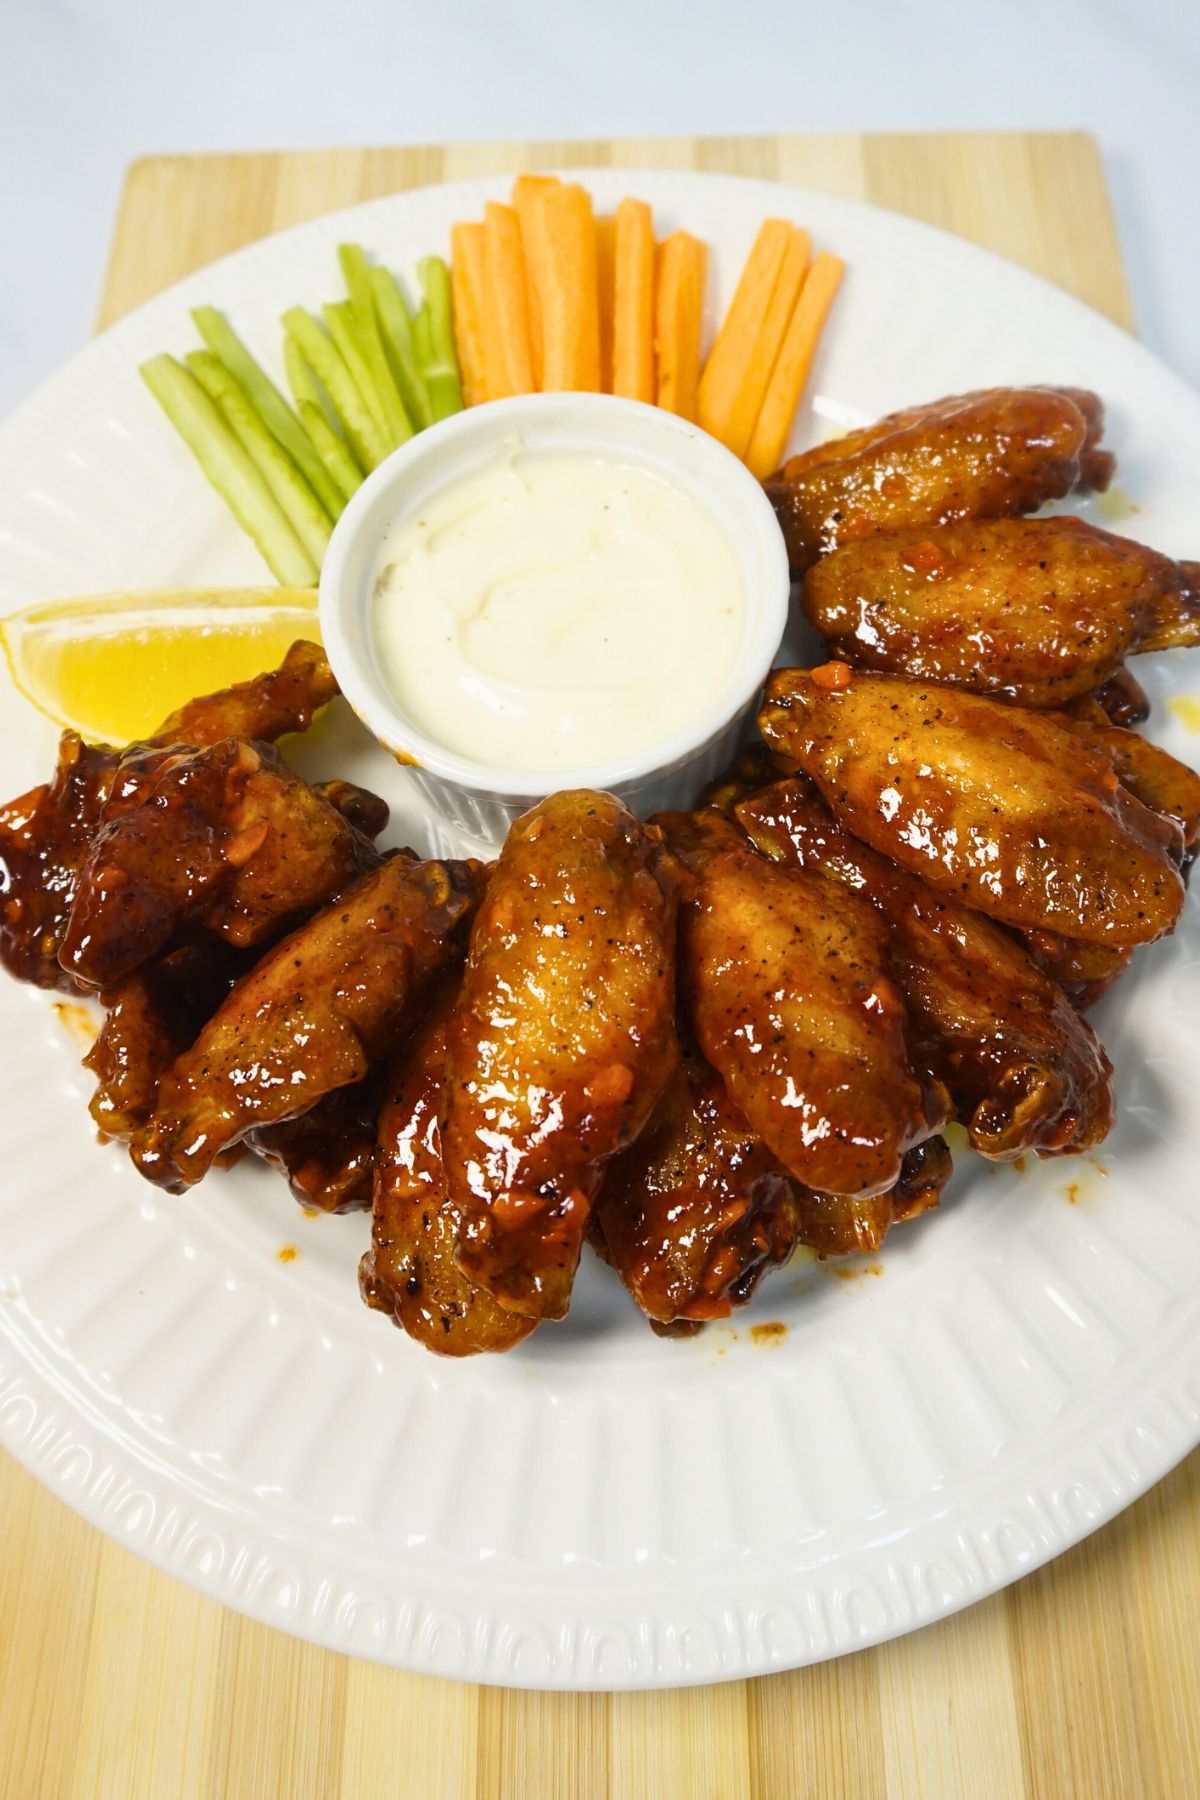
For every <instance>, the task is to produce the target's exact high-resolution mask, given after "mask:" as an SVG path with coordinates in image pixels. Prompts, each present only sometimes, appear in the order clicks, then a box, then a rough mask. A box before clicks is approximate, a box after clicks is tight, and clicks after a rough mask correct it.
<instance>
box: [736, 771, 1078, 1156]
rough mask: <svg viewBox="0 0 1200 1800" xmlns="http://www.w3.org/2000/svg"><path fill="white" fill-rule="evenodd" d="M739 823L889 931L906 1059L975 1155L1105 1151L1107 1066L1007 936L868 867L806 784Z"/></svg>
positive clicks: (743, 814) (750, 811)
mask: <svg viewBox="0 0 1200 1800" xmlns="http://www.w3.org/2000/svg"><path fill="white" fill-rule="evenodd" d="M737 816H738V819H739V821H740V822H741V824H742V826H743V828H744V829H745V830H746V831H747V832H748V833H749V835H750V837H751V838H752V840H753V841H754V843H755V844H756V845H757V846H758V847H759V848H760V849H761V850H762V851H763V852H764V854H766V855H768V856H772V857H776V858H778V859H780V860H781V861H783V862H787V863H790V864H795V865H796V866H798V867H799V868H802V869H804V870H806V871H810V872H815V873H816V874H818V875H819V876H823V877H825V878H826V879H828V880H829V881H831V882H842V883H844V884H845V885H846V886H847V887H849V888H851V889H852V890H853V891H854V892H855V893H856V894H860V895H862V897H863V899H865V900H869V901H870V902H871V903H872V904H873V905H874V906H875V907H877V908H878V910H879V913H880V915H881V916H882V917H883V918H885V919H887V920H889V921H890V924H891V934H890V937H889V941H888V950H889V955H890V959H891V967H892V969H893V971H894V973H895V976H896V979H897V981H898V982H899V984H900V987H901V989H902V991H903V993H904V998H905V1001H906V1003H907V1006H908V1014H909V1022H910V1023H909V1029H910V1039H911V1042H912V1045H913V1055H914V1058H916V1059H919V1061H920V1062H921V1063H923V1064H924V1066H926V1067H927V1068H929V1069H930V1070H931V1071H932V1072H933V1073H934V1074H935V1075H936V1076H937V1078H938V1079H939V1080H941V1081H943V1082H944V1083H945V1085H946V1087H947V1088H948V1089H949V1091H950V1094H951V1096H952V1097H953V1100H954V1104H955V1109H956V1112H957V1114H958V1117H959V1119H960V1120H961V1121H962V1123H963V1124H964V1125H965V1126H966V1127H967V1131H968V1135H969V1137H970V1140H971V1144H972V1147H973V1148H974V1149H976V1150H978V1151H979V1152H980V1154H981V1155H983V1156H987V1157H991V1158H993V1159H1005V1158H1010V1157H1014V1156H1019V1155H1021V1154H1022V1153H1023V1152H1025V1151H1029V1150H1036V1151H1037V1152H1038V1154H1039V1155H1042V1156H1048V1155H1058V1154H1063V1153H1066V1152H1071V1153H1075V1152H1078V1151H1082V1150H1087V1149H1090V1148H1091V1147H1092V1146H1093V1145H1095V1144H1097V1143H1099V1142H1100V1140H1101V1139H1102V1138H1103V1137H1104V1136H1105V1135H1106V1134H1107V1132H1108V1130H1109V1128H1110V1126H1111V1124H1112V1120H1113V1107H1114V1099H1113V1089H1112V1067H1111V1065H1110V1063H1109V1061H1108V1058H1107V1057H1106V1056H1105V1054H1104V1050H1103V1047H1102V1046H1101V1045H1100V1043H1099V1042H1098V1040H1097V1038H1096V1036H1095V1033H1094V1032H1093V1031H1092V1029H1091V1027H1090V1026H1089V1025H1088V1024H1086V1023H1085V1021H1084V1020H1083V1019H1082V1018H1081V1017H1080V1016H1079V1014H1078V1012H1077V1011H1076V1010H1075V1008H1074V1007H1073V1006H1072V1005H1071V1004H1070V1002H1069V1001H1068V999H1067V998H1066V996H1065V995H1064V994H1063V993H1062V991H1061V989H1059V988H1058V987H1057V986H1056V985H1055V983H1054V982H1053V981H1051V980H1050V979H1049V977H1048V976H1047V975H1045V974H1043V973H1042V971H1041V970H1040V969H1038V968H1037V967H1036V965H1035V964H1034V962H1033V961H1032V959H1031V958H1030V956H1029V955H1028V953H1027V952H1026V950H1025V949H1024V948H1023V947H1022V946H1021V945H1020V944H1019V943H1018V942H1017V940H1016V938H1014V937H1013V936H1012V935H1011V934H1010V933H1009V932H1008V931H1006V930H1004V929H1003V927H1001V926H999V925H996V924H994V923H993V922H992V921H991V920H990V919H986V918H984V917H983V915H982V914H981V913H978V912H973V911H972V910H971V909H970V908H968V907H966V906H963V905H961V904H960V903H959V902H958V901H956V900H954V899H952V898H950V897H948V896H947V895H945V894H941V893H938V892H936V891H935V890H934V889H933V888H931V887H929V886H927V885H926V883H925V882H923V881H920V880H918V879H916V878H915V877H914V876H912V875H909V874H906V873H905V872H904V871H903V870H902V869H898V868H896V867H895V866H894V864H891V863H888V862H887V861H885V859H884V858H883V857H880V856H876V855H875V853H874V852H873V851H871V850H870V849H868V848H867V846H866V845H865V844H862V843H860V842H859V841H858V840H857V839H856V838H854V837H852V836H851V834H850V833H849V832H848V831H847V830H845V829H844V827H843V826H841V825H840V824H838V823H837V822H836V821H835V820H834V819H833V818H832V817H831V816H830V814H829V812H828V810H827V809H826V807H825V806H824V805H823V803H822V802H821V800H820V799H819V798H818V797H817V796H816V795H815V794H814V792H813V790H812V788H811V787H810V785H809V783H808V782H806V781H803V780H801V781H787V782H781V783H779V784H778V786H776V787H773V788H767V789H764V790H763V791H762V792H761V793H759V794H756V795H753V796H752V797H751V798H749V799H747V800H744V801H742V802H741V804H740V805H739V806H738V808H737Z"/></svg>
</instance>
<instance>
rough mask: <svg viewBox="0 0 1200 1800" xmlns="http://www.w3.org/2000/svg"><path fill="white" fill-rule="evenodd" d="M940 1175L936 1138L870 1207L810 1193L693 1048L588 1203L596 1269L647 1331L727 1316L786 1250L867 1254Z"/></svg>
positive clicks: (914, 1153) (945, 1162)
mask: <svg viewBox="0 0 1200 1800" xmlns="http://www.w3.org/2000/svg"><path fill="white" fill-rule="evenodd" d="M949 1173H950V1155H949V1151H948V1150H947V1149H946V1145H945V1142H944V1140H943V1139H941V1138H931V1139H927V1140H926V1142H925V1143H924V1144H921V1145H919V1146H918V1147H917V1148H916V1149H915V1150H911V1151H909V1153H908V1155H907V1156H906V1157H905V1162H904V1168H903V1172H902V1177H901V1181H900V1182H899V1183H898V1184H897V1187H896V1188H895V1189H893V1190H892V1191H890V1192H888V1193H884V1194H879V1195H875V1196H874V1197H872V1198H871V1199H867V1200H861V1199H848V1198H845V1197H838V1196H836V1195H831V1194H814V1193H812V1192H810V1190H809V1189H808V1188H806V1187H805V1186H804V1185H803V1184H802V1183H801V1182H799V1181H797V1180H796V1179H795V1177H794V1176H792V1175H789V1174H788V1172H787V1170H786V1169H785V1168H784V1167H783V1165H782V1163H781V1162H780V1161H779V1160H778V1158H777V1157H775V1156H774V1155H773V1154H772V1152H771V1151H770V1150H768V1148H767V1146H766V1144H764V1143H763V1141H762V1139H761V1138H759V1137H756V1136H755V1134H754V1132H753V1131H752V1130H751V1129H750V1127H749V1125H748V1124H747V1123H746V1120H745V1119H744V1118H743V1116H742V1115H741V1113H739V1111H738V1109H737V1108H736V1107H735V1106H734V1104H733V1102H732V1101H731V1100H730V1099H729V1096H728V1094H727V1093H726V1091H725V1087H724V1084H723V1083H722V1081H721V1078H720V1076H719V1075H718V1074H717V1073H716V1071H715V1069H713V1068H712V1067H711V1065H710V1064H709V1063H707V1062H705V1060H704V1058H703V1057H702V1056H701V1055H700V1053H699V1051H698V1050H697V1049H695V1048H694V1047H693V1046H688V1047H685V1049H684V1054H683V1062H682V1066H681V1067H680V1069H679V1070H678V1071H677V1073H676V1075H675V1077H674V1078H673V1080H672V1081H671V1083H670V1084H669V1086H668V1088H667V1091H666V1093H665V1094H664V1095H663V1097H662V1099H661V1100H660V1101H659V1103H658V1106H657V1108H656V1110H655V1113H654V1116H653V1118H652V1119H651V1121H650V1123H649V1125H648V1126H647V1127H646V1130H645V1131H644V1132H643V1133H642V1135H641V1137H640V1138H639V1139H638V1141H637V1143H636V1144H634V1145H633V1146H632V1147H631V1148H630V1149H628V1150H625V1151H623V1152H622V1153H621V1155H620V1156H618V1157H615V1158H614V1159H613V1162H612V1164H611V1166H610V1168H609V1171H608V1174H607V1176H606V1177H605V1181H604V1187H603V1188H602V1190H601V1193H600V1199H599V1200H598V1202H597V1214H598V1217H599V1221H600V1226H601V1229H602V1231H603V1234H604V1243H605V1248H606V1251H607V1255H608V1260H609V1261H610V1262H611V1263H612V1265H613V1267H614V1268H615V1269H616V1271H617V1273H618V1274H619V1275H620V1277H621V1280H622V1281H623V1282H624V1284H625V1286H626V1287H627V1288H628V1290H629V1292H630V1293H631V1294H632V1295H633V1298H634V1299H635V1300H636V1301H637V1303H638V1305H639V1306H640V1307H641V1309H642V1311H643V1312H644V1313H645V1314H646V1316H647V1317H648V1318H649V1319H652V1320H654V1321H656V1322H657V1323H659V1324H663V1325H668V1324H671V1325H673V1324H677V1323H678V1322H680V1321H691V1322H693V1323H699V1322H702V1321H704V1320H707V1319H724V1318H728V1316H729V1314H730V1312H731V1311H732V1309H733V1308H734V1307H735V1306H742V1305H744V1304H745V1303H746V1301H748V1300H749V1299H750V1298H751V1297H752V1295H753V1294H754V1292H755V1290H756V1289H757V1287H758V1284H759V1282H760V1281H761V1279H762V1277H763V1275H764V1274H765V1273H766V1272H767V1270H768V1269H770V1268H773V1267H776V1266H778V1265H779V1264H781V1263H784V1262H786V1261H787V1259H788V1257H789V1256H790V1255H791V1253H792V1251H793V1250H794V1249H795V1247H796V1245H797V1244H806V1245H808V1246H809V1247H810V1248H812V1249H815V1250H817V1251H818V1253H819V1254H821V1255H842V1254H846V1253H848V1252H850V1251H854V1250H869V1249H877V1248H878V1246H879V1244H880V1243H881V1242H882V1241H883V1236H884V1234H885V1232H886V1231H887V1229H888V1226H889V1225H890V1224H891V1223H892V1221H893V1219H894V1218H900V1217H905V1218H907V1217H911V1216H912V1214H913V1213H914V1212H917V1211H920V1210H922V1209H923V1208H924V1207H925V1206H929V1205H935V1204H936V1202H937V1196H938V1194H939V1192H940V1190H941V1188H942V1187H943V1186H944V1185H945V1182H946V1180H947V1178H948V1176H949Z"/></svg>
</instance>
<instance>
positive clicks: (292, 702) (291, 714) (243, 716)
mask: <svg viewBox="0 0 1200 1800" xmlns="http://www.w3.org/2000/svg"><path fill="white" fill-rule="evenodd" d="M337 691H338V690H337V683H336V682H335V681H334V679H333V676H332V674H331V672H330V669H329V664H328V663H327V662H326V660H325V653H324V651H323V650H322V649H321V648H320V646H319V645H317V644H308V643H297V644H293V646H292V648H291V649H290V650H289V651H288V654H287V656H286V657H285V659H284V662H283V664H282V666H281V668H279V669H276V670H273V671H271V672H270V673H268V674H266V675H260V676H257V677H256V678H255V679H254V680H253V681H248V682H243V683H242V684H241V686H240V687H235V688H228V689H225V690H223V691H222V692H220V693H217V694H209V695H206V696H203V697H201V698H200V699H197V700H191V701H189V702H188V704H187V705H186V706H185V707H182V708H181V709H180V711H179V712H177V713H173V714H172V716H171V717H170V718H169V719H167V720H166V721H165V722H164V724H163V725H162V727H161V729H160V730H159V731H158V732H157V733H156V734H155V736H154V738H153V739H152V740H151V741H150V743H149V744H145V745H137V746H134V747H133V748H132V749H131V750H129V751H126V752H124V753H122V752H120V751H117V750H113V749H110V748H108V747H107V746H106V745H90V744H85V743H84V742H83V740H82V738H80V737H79V736H78V734H77V733H76V732H73V731H66V732H64V733H63V736H62V741H61V743H60V745H59V753H58V768H57V770H56V771H55V775H54V779H53V780H52V781H51V782H49V783H47V784H45V785H43V786H40V787H36V788H34V789H33V790H32V791H31V792H30V793H28V794H24V795H22V796H21V797H20V798H19V799H17V800H13V801H11V802H10V803H9V805H8V806H6V807H3V808H0V961H2V962H3V963H4V966H5V967H6V968H7V970H8V972H9V974H11V975H13V976H15V977H16V978H17V980H18V981H32V982H35V983H36V984H37V985H38V986H39V987H57V988H62V989H64V990H65V991H66V992H68V993H74V992H76V982H75V979H74V977H73V975H72V974H71V973H69V972H68V971H67V970H65V969H64V968H63V967H62V965H61V964H60V963H59V960H58V952H59V947H60V945H61V943H62V938H63V933H64V932H65V930H66V926H67V920H68V918H69V917H70V913H71V906H72V903H73V901H74V897H75V884H76V878H77V876H78V872H79V866H80V863H81V862H82V861H83V858H84V856H85V854H86V853H87V850H88V848H89V846H90V844H91V842H92V839H93V837H94V836H95V833H96V831H97V830H98V829H99V826H100V824H101V821H102V819H112V818H115V817H116V815H117V814H118V813H122V812H128V811H132V810H133V809H134V808H135V807H137V806H139V805H140V804H141V803H142V801H143V800H144V799H145V798H146V796H147V795H148V794H149V793H150V792H151V791H152V789H153V787H154V784H155V782H156V780H157V779H158V776H159V774H160V773H161V771H162V768H163V766H164V764H165V763H166V762H167V760H168V755H169V753H168V751H167V749H166V747H167V746H171V745H176V744H179V743H184V744H188V745H191V746H192V747H193V748H201V747H204V746H207V745H210V744H215V743H217V742H219V740H220V739H222V738H225V737H229V736H237V735H243V736H251V737H255V738H261V739H264V740H269V739H272V738H276V737H279V736H281V735H282V734H283V733H284V732H289V731H302V730H304V728H305V727H306V726H307V725H308V724H309V723H310V721H311V719H312V716H313V713H314V711H315V710H316V709H317V708H318V707H319V706H322V705H324V704H325V702H326V701H327V700H330V699H332V698H333V696H334V695H335V694H336V693H337Z"/></svg>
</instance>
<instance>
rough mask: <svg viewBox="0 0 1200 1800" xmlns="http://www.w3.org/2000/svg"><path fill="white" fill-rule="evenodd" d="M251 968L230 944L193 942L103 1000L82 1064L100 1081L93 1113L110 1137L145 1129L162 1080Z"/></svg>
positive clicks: (145, 967) (129, 979)
mask: <svg viewBox="0 0 1200 1800" xmlns="http://www.w3.org/2000/svg"><path fill="white" fill-rule="evenodd" d="M245 970H246V958H245V957H244V956H243V955H240V954H239V953H238V952H237V951H235V950H231V949H230V948H229V947H228V946H227V945H224V944H217V943H210V944H189V945H185V946H184V947H182V948H181V949H179V950H174V951H172V952H171V954H170V955H169V956H164V957H162V958H160V959H159V960H157V961H155V962H148V963H145V964H144V965H143V966H142V967H141V968H140V969H138V970H137V972H136V973H135V974H133V975H130V976H128V977H127V978H126V979H125V980H124V981H122V982H121V983H120V984H119V985H118V986H117V987H115V988H111V989H109V990H108V991H106V992H105V993H103V994H101V996H100V999H101V1003H102V1004H103V1005H104V1007H105V1008H106V1009H107V1010H106V1013H105V1019H104V1024H103V1025H102V1026H101V1028H100V1032H99V1035H98V1036H97V1038H96V1041H95V1043H94V1044H93V1045H92V1047H91V1049H90V1050H89V1051H88V1053H87V1055H86V1056H85V1057H84V1059H83V1066H84V1068H85V1069H90V1070H91V1072H92V1074H93V1075H95V1077H96V1083H97V1085H96V1091H95V1093H94V1094H93V1096H92V1099H91V1101H90V1103H89V1111H90V1112H91V1115H92V1117H93V1119H94V1120H95V1121H96V1124H97V1125H98V1126H99V1127H100V1129H101V1131H103V1132H104V1133H105V1135H106V1136H107V1137H114V1138H127V1137H129V1136H130V1134H131V1133H132V1132H133V1131H134V1130H136V1128H137V1127H138V1126H139V1125H143V1124H145V1122H146V1120H147V1119H148V1118H149V1117H150V1114H151V1112H152V1111H153V1110H154V1100H155V1095H156V1094H157V1092H158V1082H159V1077H160V1076H161V1075H162V1074H163V1072H164V1070H166V1069H168V1068H170V1066H171V1064H172V1063H173V1062H174V1060H175V1058H176V1057H177V1056H179V1055H181V1054H182V1052H183V1051H184V1050H186V1049H187V1047H188V1045H189V1044H191V1043H193V1042H194V1040H195V1038H196V1037H197V1035H198V1033H199V1031H200V1028H201V1026H202V1025H203V1024H204V1023H205V1021H206V1020H207V1019H209V1018H211V1017H212V1015H213V1013H214V1012H216V1010H217V1007H218V1006H219V1005H220V1004H221V1001H222V1000H223V999H224V998H225V996H226V995H227V994H228V992H229V990H230V988H231V987H232V986H233V984H234V982H235V981H236V980H237V978H238V976H239V975H242V974H244V973H245Z"/></svg>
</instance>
